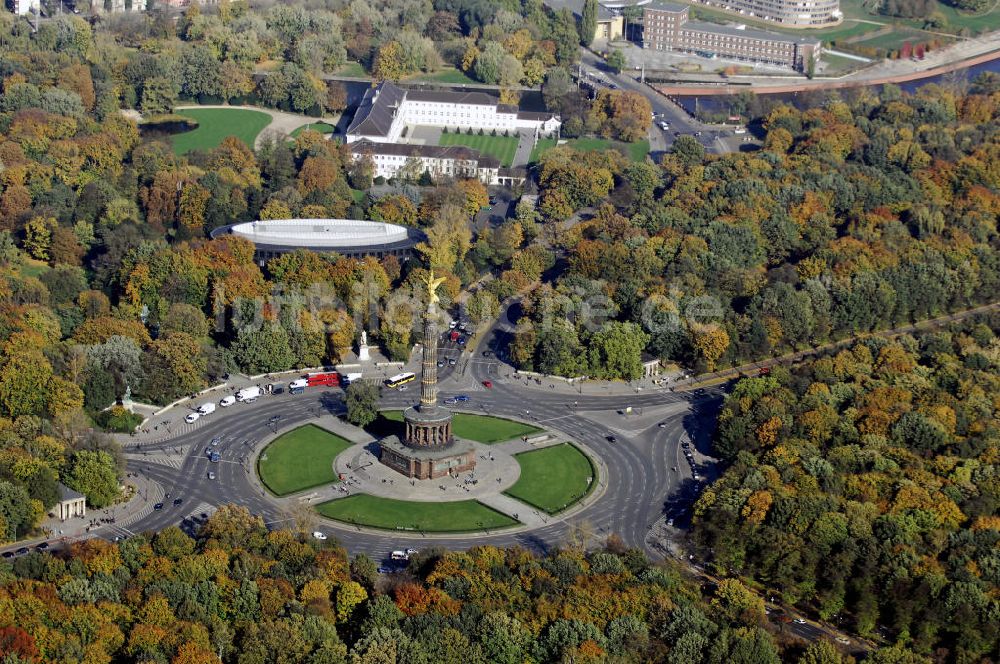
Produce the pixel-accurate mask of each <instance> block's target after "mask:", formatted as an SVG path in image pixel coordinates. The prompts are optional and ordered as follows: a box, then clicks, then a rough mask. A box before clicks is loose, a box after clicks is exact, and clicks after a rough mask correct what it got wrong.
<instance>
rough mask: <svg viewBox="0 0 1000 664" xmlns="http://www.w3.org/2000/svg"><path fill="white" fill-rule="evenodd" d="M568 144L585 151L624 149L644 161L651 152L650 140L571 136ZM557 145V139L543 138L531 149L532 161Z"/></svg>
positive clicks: (629, 155) (636, 158)
mask: <svg viewBox="0 0 1000 664" xmlns="http://www.w3.org/2000/svg"><path fill="white" fill-rule="evenodd" d="M566 145H567V146H569V147H571V148H573V149H575V150H581V151H583V152H590V151H592V150H623V151H624V152H625V154H627V155H628V157H629V159H631V160H632V161H642V160H643V159H645V158H646V155H647V154H649V141H647V140H641V141H636V142H635V143H622V142H621V141H611V140H608V139H606V138H571V139H570V140H568V141H566ZM555 146H556V139H554V138H542V139H539V141H538V142H537V143H536V144H535V147H534V148H533V149H532V150H531V159H530V161H531V162H532V163H534V162H536V161H538V160H539V158H541V156H542V155H543V154H544V153H545V152H546V151H547V150H551V149H552V148H554V147H555Z"/></svg>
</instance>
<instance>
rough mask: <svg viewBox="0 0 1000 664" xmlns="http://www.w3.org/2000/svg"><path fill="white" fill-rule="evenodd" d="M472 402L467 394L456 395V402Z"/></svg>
mask: <svg viewBox="0 0 1000 664" xmlns="http://www.w3.org/2000/svg"><path fill="white" fill-rule="evenodd" d="M471 400H472V399H470V398H469V395H467V394H457V395H455V401H461V402H462V403H465V402H466V401H471Z"/></svg>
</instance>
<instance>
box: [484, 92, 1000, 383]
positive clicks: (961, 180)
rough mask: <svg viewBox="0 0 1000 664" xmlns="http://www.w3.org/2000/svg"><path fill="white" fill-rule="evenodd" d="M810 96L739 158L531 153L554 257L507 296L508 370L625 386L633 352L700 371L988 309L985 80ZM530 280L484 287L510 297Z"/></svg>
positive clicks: (678, 152) (995, 208) (990, 202)
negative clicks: (526, 292)
mask: <svg viewBox="0 0 1000 664" xmlns="http://www.w3.org/2000/svg"><path fill="white" fill-rule="evenodd" d="M985 86H988V87H985ZM820 101H821V103H820V104H819V105H818V106H816V107H814V108H810V109H807V110H797V109H795V108H792V107H790V106H786V105H782V104H774V103H771V104H767V103H766V102H763V103H761V104H760V105H759V106H758V108H759V109H760V113H761V117H760V120H759V130H760V131H763V132H766V139H765V142H764V146H763V149H762V150H759V151H755V152H747V153H739V154H728V155H725V156H723V157H706V156H705V154H704V150H703V148H702V147H701V146H700V145H699V144H698V143H697V142H696V141H695V140H694V139H693V138H691V137H684V136H682V137H681V138H680V139H678V140H677V142H676V143H675V145H674V148H673V153H672V154H670V155H667V156H666V157H665V158H664V159H663V162H662V164H660V165H653V164H651V163H649V162H646V163H633V162H630V161H628V160H627V159H625V158H624V156H622V155H619V154H618V153H616V152H591V153H587V154H583V155H580V154H574V153H573V152H572V151H570V150H568V149H566V148H558V149H554V150H551V151H549V152H547V153H546V154H545V155H543V158H542V162H541V164H540V167H539V173H538V175H539V183H540V184H539V186H540V189H541V198H540V203H539V206H538V213H539V215H540V221H539V222H538V223H539V224H540V225H541V226H542V227H543V228H544V229H545V230H544V234H545V235H546V236H548V237H551V238H552V242H553V243H554V244H555V245H556V246H558V247H560V248H562V249H563V250H564V251H565V254H564V259H563V260H562V269H557V270H555V274H556V278H555V279H554V280H551V281H550V282H548V283H545V284H543V285H538V286H537V287H536V288H534V290H533V291H532V292H531V295H530V297H528V298H526V302H525V309H526V311H527V318H526V320H525V324H524V325H522V326H521V329H520V330H519V331H518V333H517V335H516V338H515V340H514V344H513V352H512V357H513V358H514V360H515V362H516V363H518V364H519V366H521V367H523V368H533V369H535V370H540V371H544V372H549V373H556V374H563V375H582V374H589V375H597V376H622V377H635V376H637V375H639V371H640V366H639V354H638V352H636V351H637V350H642V349H645V350H647V351H648V352H650V353H651V354H653V355H655V356H659V357H662V358H664V359H666V360H670V361H675V362H678V363H680V364H682V365H694V366H696V367H697V368H700V369H712V368H714V367H716V366H719V365H725V364H733V363H738V362H740V361H743V360H748V359H756V358H761V357H766V356H770V355H773V354H777V353H781V352H786V351H789V350H794V349H801V348H803V347H808V346H810V345H815V344H818V343H823V342H825V341H827V340H830V339H837V338H842V337H846V336H850V335H854V334H858V333H864V332H868V331H870V330H877V329H885V328H891V327H893V326H896V325H899V324H902V323H907V322H910V321H914V320H921V319H925V318H929V317H933V316H936V315H939V314H941V313H943V312H947V311H951V310H955V309H961V308H965V307H969V306H971V305H975V304H978V303H982V302H987V301H993V300H994V299H995V297H996V293H997V292H998V286H1000V281H998V280H1000V254H998V245H997V218H998V217H997V215H998V212H1000V198H998V197H997V192H998V185H1000V179H998V177H1000V171H998V170H997V166H998V164H1000V134H998V110H1000V104H998V102H1000V96H998V95H997V93H996V91H995V89H994V88H993V86H992V85H991V84H990V81H988V80H987V81H984V87H983V88H980V87H978V86H973V87H972V88H971V89H969V90H968V91H966V92H964V93H959V92H956V91H955V90H954V89H952V88H946V87H940V86H936V85H928V86H925V87H923V88H921V89H920V91H919V92H918V93H917V94H915V95H906V94H903V93H901V92H900V91H899V90H898V89H897V88H893V87H892V86H888V87H886V88H885V89H884V90H883V91H882V92H881V94H880V95H876V94H875V93H874V92H872V91H870V90H859V91H855V92H851V93H849V94H845V98H843V99H841V98H839V97H836V96H831V97H829V98H828V99H826V100H820ZM581 210H582V211H583V213H582V214H581ZM525 214H526V215H527V211H525ZM567 219H570V220H571V221H570V223H565V221H564V220H567ZM574 222H578V223H574ZM549 256H550V259H549V261H550V263H551V261H552V260H553V259H555V258H558V256H557V255H556V254H549ZM546 267H547V265H546V264H544V263H542V264H541V265H540V268H541V269H545V268H546ZM540 273H541V272H540V271H539V270H535V271H533V272H531V271H526V270H523V269H520V270H517V274H510V275H509V276H507V277H504V278H502V279H501V281H503V280H504V279H506V280H507V281H508V282H509V283H513V284H515V285H517V286H519V287H527V286H530V283H531V281H532V280H533V279H535V278H537V276H538V275H539V274H540ZM509 290H510V291H513V290H516V289H513V288H512V289H509ZM497 292H498V293H500V294H504V293H503V291H502V290H501V289H500V288H499V286H498V287H497ZM608 318H610V319H613V320H616V321H618V322H619V323H620V324H621V325H619V326H618V333H617V334H616V339H615V341H614V343H613V344H612V345H613V346H614V347H616V348H618V349H619V350H621V351H622V352H623V353H626V354H625V355H624V356H620V357H619V356H617V355H616V357H617V360H616V361H613V362H609V361H608V356H607V353H606V352H604V351H601V350H600V349H595V339H598V340H599V339H601V335H605V334H607V333H608V329H607V326H602V325H601V323H602V322H603V320H604V319H608ZM595 321H596V323H595ZM598 345H601V344H598ZM584 348H586V349H588V350H589V352H582V350H581V349H584ZM626 351H627V352H626ZM595 354H596V355H595Z"/></svg>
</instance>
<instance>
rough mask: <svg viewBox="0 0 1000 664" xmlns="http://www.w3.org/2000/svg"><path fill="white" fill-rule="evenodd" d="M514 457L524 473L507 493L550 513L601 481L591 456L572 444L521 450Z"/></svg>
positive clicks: (574, 501) (562, 508)
mask: <svg viewBox="0 0 1000 664" xmlns="http://www.w3.org/2000/svg"><path fill="white" fill-rule="evenodd" d="M514 459H515V460H516V461H517V463H518V465H519V466H521V474H520V476H519V477H518V480H517V482H515V483H514V485H513V486H511V487H510V488H509V489H507V490H506V491H505V492H504V493H505V494H507V495H508V496H510V497H511V498H516V499H517V500H520V501H521V502H524V503H527V504H529V505H532V506H534V507H537V508H538V509H541V510H544V511H545V512H548V513H549V514H556V513H558V512H561V511H563V510H564V509H566V508H567V507H569V506H570V505H572V504H574V503H576V502H577V501H579V500H581V499H582V498H583V497H584V496H586V495H587V494H588V493H590V491H591V490H592V489H593V488H594V486H596V484H597V470H596V469H595V468H594V464H593V462H592V461H591V460H590V457H588V456H587V455H586V454H584V453H583V452H582V451H581V450H580V448H578V447H576V446H575V445H572V444H570V443H561V444H559V445H552V446H550V447H543V448H542V449H539V450H531V451H530V452H521V453H520V454H515V455H514ZM588 478H589V479H590V481H589V482H588V481H587V480H588Z"/></svg>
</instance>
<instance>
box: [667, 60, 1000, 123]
mask: <svg viewBox="0 0 1000 664" xmlns="http://www.w3.org/2000/svg"><path fill="white" fill-rule="evenodd" d="M982 72H994V73H997V74H1000V59H997V60H990V61H989V62H982V63H980V64H978V65H973V66H972V67H966V68H965V69H956V70H955V71H952V72H948V73H947V74H938V75H937V76H929V77H927V78H921V79H918V80H915V81H907V82H905V83H898V84H897V85H898V86H899V87H900V88H901V89H902V90H904V91H906V92H909V93H913V92H915V91H916V90H917V89H918V88H920V87H922V86H924V85H928V84H930V83H941V82H942V81H945V82H950V81H954V80H956V78H957V79H964V80H967V81H971V80H972V79H974V78H975V77H976V76H978V75H979V74H980V73H982ZM858 87H864V86H858ZM871 87H873V88H876V89H878V90H881V89H882V85H881V84H879V85H873V86H871ZM748 89H749V88H748ZM854 89H857V88H836V89H831V90H821V89H818V90H815V91H809V92H801V93H794V92H781V93H774V94H761V95H759V97H760V98H761V99H762V100H768V101H782V102H785V103H788V104H792V105H793V106H797V107H800V108H805V107H809V106H814V105H815V104H816V103H817V102H820V101H822V100H823V99H825V98H826V96H827V94H828V93H829V92H839V93H841V94H849V91H850V90H854ZM670 98H671V99H673V100H674V101H676V102H677V103H678V104H680V105H681V106H682V107H683V108H684V109H685V110H686V111H687V112H688V113H691V114H692V115H694V114H696V113H697V112H700V113H706V114H711V113H722V112H728V111H729V110H730V109H731V108H732V106H733V101H734V100H735V99H736V97H735V96H733V95H680V94H677V95H670Z"/></svg>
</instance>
